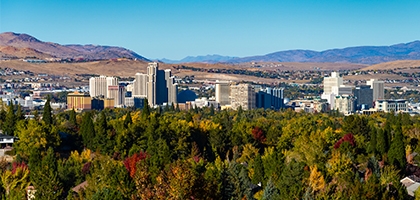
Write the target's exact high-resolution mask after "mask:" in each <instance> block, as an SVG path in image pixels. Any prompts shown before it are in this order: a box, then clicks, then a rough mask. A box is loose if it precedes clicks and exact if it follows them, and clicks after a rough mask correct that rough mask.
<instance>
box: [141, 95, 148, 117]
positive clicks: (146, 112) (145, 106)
mask: <svg viewBox="0 0 420 200" xmlns="http://www.w3.org/2000/svg"><path fill="white" fill-rule="evenodd" d="M143 104H144V105H143V110H142V112H141V116H142V118H143V119H147V118H148V117H149V115H150V106H149V100H147V98H146V99H144V102H143Z"/></svg>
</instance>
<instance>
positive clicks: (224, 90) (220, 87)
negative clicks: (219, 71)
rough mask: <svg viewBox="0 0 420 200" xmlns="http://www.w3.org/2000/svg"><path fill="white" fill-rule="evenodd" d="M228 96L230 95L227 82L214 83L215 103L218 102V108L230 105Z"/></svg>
mask: <svg viewBox="0 0 420 200" xmlns="http://www.w3.org/2000/svg"><path fill="white" fill-rule="evenodd" d="M229 94H230V84H229V82H228V81H216V86H215V96H216V102H218V103H219V104H220V106H225V105H228V104H230V99H229Z"/></svg>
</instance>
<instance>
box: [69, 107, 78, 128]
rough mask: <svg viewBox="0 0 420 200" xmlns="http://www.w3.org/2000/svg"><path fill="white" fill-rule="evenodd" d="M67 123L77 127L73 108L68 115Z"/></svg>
mask: <svg viewBox="0 0 420 200" xmlns="http://www.w3.org/2000/svg"><path fill="white" fill-rule="evenodd" d="M69 122H70V123H71V124H72V125H73V126H76V125H77V121H76V112H75V111H74V108H73V109H71V110H70V113H69Z"/></svg>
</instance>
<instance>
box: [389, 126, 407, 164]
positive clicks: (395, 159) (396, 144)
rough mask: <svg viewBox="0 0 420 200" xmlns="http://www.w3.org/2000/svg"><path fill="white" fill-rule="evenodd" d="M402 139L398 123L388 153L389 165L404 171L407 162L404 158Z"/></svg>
mask: <svg viewBox="0 0 420 200" xmlns="http://www.w3.org/2000/svg"><path fill="white" fill-rule="evenodd" d="M403 140H404V137H403V135H402V129H401V124H399V123H398V125H397V128H396V130H395V136H394V139H393V140H392V143H391V147H390V149H389V151H388V158H389V163H391V164H392V165H394V166H395V167H397V169H401V170H402V171H404V169H405V167H406V164H407V160H406V157H405V147H404V141H403Z"/></svg>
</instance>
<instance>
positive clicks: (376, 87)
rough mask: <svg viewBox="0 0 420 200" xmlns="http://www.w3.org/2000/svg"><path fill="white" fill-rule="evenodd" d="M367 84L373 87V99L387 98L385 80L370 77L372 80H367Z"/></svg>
mask: <svg viewBox="0 0 420 200" xmlns="http://www.w3.org/2000/svg"><path fill="white" fill-rule="evenodd" d="M366 85H370V88H372V90H373V101H376V100H378V99H384V98H385V89H384V82H383V81H378V80H376V79H370V81H366Z"/></svg>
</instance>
